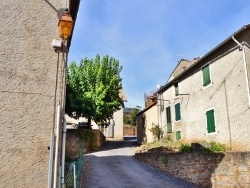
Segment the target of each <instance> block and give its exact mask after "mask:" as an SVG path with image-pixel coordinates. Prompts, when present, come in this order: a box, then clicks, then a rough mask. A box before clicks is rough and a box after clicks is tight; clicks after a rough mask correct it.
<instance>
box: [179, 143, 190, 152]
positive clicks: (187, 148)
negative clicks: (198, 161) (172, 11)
mask: <svg viewBox="0 0 250 188" xmlns="http://www.w3.org/2000/svg"><path fill="white" fill-rule="evenodd" d="M191 151H192V148H191V146H190V145H189V144H181V146H180V152H191Z"/></svg>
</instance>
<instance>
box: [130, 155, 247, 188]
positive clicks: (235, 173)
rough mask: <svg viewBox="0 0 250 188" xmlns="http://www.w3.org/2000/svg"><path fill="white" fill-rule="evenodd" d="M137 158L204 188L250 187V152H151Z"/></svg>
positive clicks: (136, 156)
mask: <svg viewBox="0 0 250 188" xmlns="http://www.w3.org/2000/svg"><path fill="white" fill-rule="evenodd" d="M135 158H137V159H138V160H140V161H143V162H145V163H147V164H149V165H152V166H155V167H157V168H160V169H162V170H163V171H166V172H167V173H169V174H171V175H173V176H174V177H178V178H180V179H184V180H187V181H189V182H191V183H194V184H196V185H200V186H203V187H220V188H226V187H250V152H244V153H243V152H241V153H238V152H237V153H236V152H227V153H206V152H192V153H164V152H148V153H136V154H135Z"/></svg>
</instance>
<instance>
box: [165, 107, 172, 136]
mask: <svg viewBox="0 0 250 188" xmlns="http://www.w3.org/2000/svg"><path fill="white" fill-rule="evenodd" d="M166 115H167V131H168V133H171V132H172V123H171V109H170V106H168V107H167V108H166Z"/></svg>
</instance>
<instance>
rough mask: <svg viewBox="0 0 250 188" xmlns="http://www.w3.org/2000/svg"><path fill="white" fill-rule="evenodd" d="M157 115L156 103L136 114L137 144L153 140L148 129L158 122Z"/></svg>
mask: <svg viewBox="0 0 250 188" xmlns="http://www.w3.org/2000/svg"><path fill="white" fill-rule="evenodd" d="M158 116H159V115H158V106H156V105H154V106H152V107H151V108H149V109H147V110H145V111H144V112H141V113H140V114H138V115H137V117H136V121H137V125H136V126H137V142H138V143H139V144H143V143H151V142H154V141H155V140H154V136H153V133H152V132H151V131H150V129H151V128H152V127H154V126H155V125H158V124H159V122H158Z"/></svg>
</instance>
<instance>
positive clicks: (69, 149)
mask: <svg viewBox="0 0 250 188" xmlns="http://www.w3.org/2000/svg"><path fill="white" fill-rule="evenodd" d="M92 131H93V132H94V133H95V135H96V139H97V140H96V143H94V145H95V146H96V147H97V148H99V147H100V146H101V145H102V144H103V143H104V142H105V141H106V137H105V136H104V135H103V133H102V132H101V131H100V130H95V129H93V130H92ZM81 144H83V145H84V148H83V152H84V153H88V152H89V151H90V147H89V144H88V143H83V139H82V138H81V137H80V134H79V131H78V130H77V129H72V130H71V129H69V130H67V133H66V160H67V159H68V160H71V159H75V158H77V157H78V156H79V152H80V145H81Z"/></svg>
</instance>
